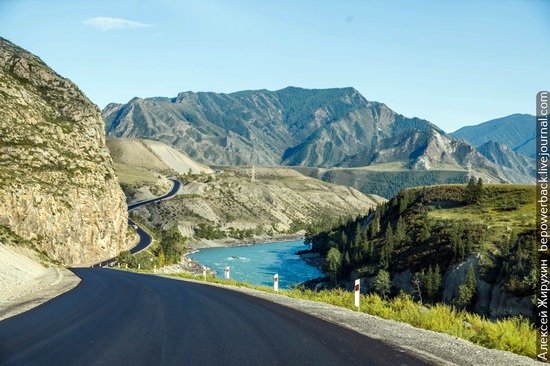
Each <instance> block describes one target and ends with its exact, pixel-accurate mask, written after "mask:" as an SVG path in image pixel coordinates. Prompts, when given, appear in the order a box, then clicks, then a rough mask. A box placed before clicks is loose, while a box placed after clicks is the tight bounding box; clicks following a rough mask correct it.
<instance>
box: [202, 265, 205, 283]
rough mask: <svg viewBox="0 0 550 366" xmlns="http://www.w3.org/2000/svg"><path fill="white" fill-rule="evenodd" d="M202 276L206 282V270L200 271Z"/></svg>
mask: <svg viewBox="0 0 550 366" xmlns="http://www.w3.org/2000/svg"><path fill="white" fill-rule="evenodd" d="M202 276H203V277H204V280H205V281H206V268H203V269H202Z"/></svg>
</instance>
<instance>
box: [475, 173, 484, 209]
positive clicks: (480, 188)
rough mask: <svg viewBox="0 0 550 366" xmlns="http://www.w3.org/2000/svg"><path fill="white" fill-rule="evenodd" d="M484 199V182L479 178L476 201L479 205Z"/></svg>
mask: <svg viewBox="0 0 550 366" xmlns="http://www.w3.org/2000/svg"><path fill="white" fill-rule="evenodd" d="M482 198H483V180H482V179H481V178H479V179H478V180H477V183H476V199H477V203H479V202H481V199H482Z"/></svg>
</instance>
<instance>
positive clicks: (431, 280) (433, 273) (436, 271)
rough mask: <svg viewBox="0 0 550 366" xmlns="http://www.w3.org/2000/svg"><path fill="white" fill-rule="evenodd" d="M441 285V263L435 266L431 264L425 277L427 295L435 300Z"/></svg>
mask: <svg viewBox="0 0 550 366" xmlns="http://www.w3.org/2000/svg"><path fill="white" fill-rule="evenodd" d="M440 287H441V269H440V268H439V264H436V266H435V267H432V266H431V265H430V266H429V267H428V272H427V273H426V275H425V278H424V289H425V291H426V296H427V297H428V298H429V299H430V300H432V301H434V300H435V299H436V297H437V293H438V292H439V288H440Z"/></svg>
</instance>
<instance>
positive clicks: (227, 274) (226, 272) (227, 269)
mask: <svg viewBox="0 0 550 366" xmlns="http://www.w3.org/2000/svg"><path fill="white" fill-rule="evenodd" d="M230 277H231V276H230V274H229V267H225V279H226V280H228V279H229V278H230Z"/></svg>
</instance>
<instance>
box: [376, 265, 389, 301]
mask: <svg viewBox="0 0 550 366" xmlns="http://www.w3.org/2000/svg"><path fill="white" fill-rule="evenodd" d="M374 289H375V290H376V292H378V293H379V294H380V295H381V296H382V297H383V298H385V297H386V296H387V295H388V294H389V293H390V290H391V280H390V274H389V273H388V272H387V271H385V270H383V269H382V270H380V271H379V272H378V274H377V275H376V279H375V280H374Z"/></svg>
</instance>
